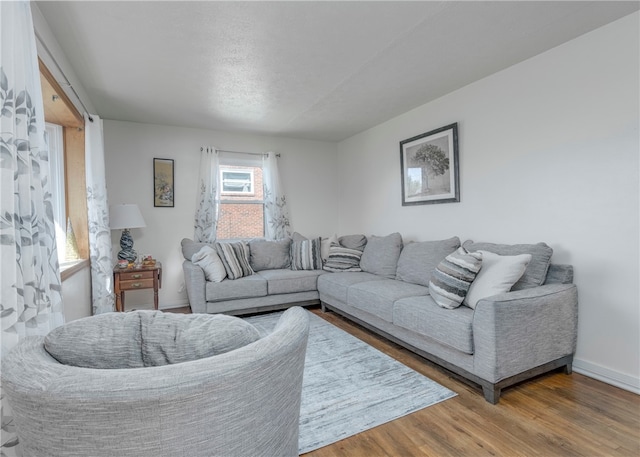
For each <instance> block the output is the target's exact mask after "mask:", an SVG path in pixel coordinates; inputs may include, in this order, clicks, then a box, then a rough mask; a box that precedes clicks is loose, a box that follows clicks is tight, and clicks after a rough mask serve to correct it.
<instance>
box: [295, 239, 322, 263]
mask: <svg viewBox="0 0 640 457" xmlns="http://www.w3.org/2000/svg"><path fill="white" fill-rule="evenodd" d="M321 245H322V239H321V238H314V239H312V240H307V239H304V240H297V241H296V239H295V238H294V240H293V242H292V243H291V269H292V270H320V269H322V254H321V252H320V247H321Z"/></svg>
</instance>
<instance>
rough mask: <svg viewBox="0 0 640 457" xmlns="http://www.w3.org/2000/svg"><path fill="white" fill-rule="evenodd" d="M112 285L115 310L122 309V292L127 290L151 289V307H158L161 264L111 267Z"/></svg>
mask: <svg viewBox="0 0 640 457" xmlns="http://www.w3.org/2000/svg"><path fill="white" fill-rule="evenodd" d="M113 285H114V290H115V293H116V311H124V292H125V291H127V290H140V289H153V309H158V289H160V287H162V264H161V263H160V262H156V264H155V265H154V266H152V267H139V268H119V267H118V266H116V267H114V269H113Z"/></svg>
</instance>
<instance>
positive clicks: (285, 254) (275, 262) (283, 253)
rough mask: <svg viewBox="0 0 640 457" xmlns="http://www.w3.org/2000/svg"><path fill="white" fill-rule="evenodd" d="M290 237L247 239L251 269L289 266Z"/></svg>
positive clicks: (260, 269) (258, 269)
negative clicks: (272, 239)
mask: <svg viewBox="0 0 640 457" xmlns="http://www.w3.org/2000/svg"><path fill="white" fill-rule="evenodd" d="M290 249H291V239H290V238H287V239H286V240H279V241H268V240H251V241H249V263H250V264H251V268H253V271H262V270H277V269H281V268H289V267H290V266H291V257H290V253H289V250H290Z"/></svg>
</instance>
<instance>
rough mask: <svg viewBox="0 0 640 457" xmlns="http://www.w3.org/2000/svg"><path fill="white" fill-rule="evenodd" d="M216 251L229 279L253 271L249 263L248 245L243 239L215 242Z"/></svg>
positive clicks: (243, 275)
mask: <svg viewBox="0 0 640 457" xmlns="http://www.w3.org/2000/svg"><path fill="white" fill-rule="evenodd" d="M216 251H217V252H218V255H219V256H220V260H222V263H223V264H224V269H225V270H226V271H227V276H228V277H229V279H238V278H242V277H245V276H250V275H252V274H253V273H254V271H253V270H252V269H251V264H250V263H249V245H248V244H247V243H245V242H243V241H236V242H233V243H231V242H229V243H216Z"/></svg>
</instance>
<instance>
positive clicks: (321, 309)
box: [320, 301, 327, 313]
mask: <svg viewBox="0 0 640 457" xmlns="http://www.w3.org/2000/svg"><path fill="white" fill-rule="evenodd" d="M320 311H322V312H323V313H326V312H327V307H326V306H325V304H324V302H323V301H321V302H320Z"/></svg>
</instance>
